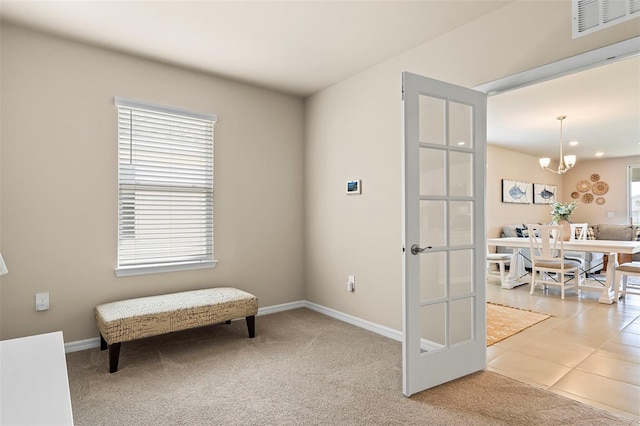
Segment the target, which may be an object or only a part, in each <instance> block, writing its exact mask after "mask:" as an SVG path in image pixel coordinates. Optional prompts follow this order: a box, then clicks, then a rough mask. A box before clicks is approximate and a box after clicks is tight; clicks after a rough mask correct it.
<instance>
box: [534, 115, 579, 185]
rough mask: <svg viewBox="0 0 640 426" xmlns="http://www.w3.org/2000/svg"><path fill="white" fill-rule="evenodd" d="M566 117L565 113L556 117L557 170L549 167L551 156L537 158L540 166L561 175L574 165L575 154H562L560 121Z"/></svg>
mask: <svg viewBox="0 0 640 426" xmlns="http://www.w3.org/2000/svg"><path fill="white" fill-rule="evenodd" d="M565 118H567V116H566V115H561V116H559V117H558V120H559V121H560V162H559V164H558V170H553V169H550V168H549V164H550V163H551V158H548V157H546V158H541V159H540V160H538V161H539V162H540V167H542V168H543V169H545V170H549V171H550V172H553V173H557V174H559V175H562V174H564V173H567V172H568V171H569V170H570V169H571V168H572V167H573V166H575V165H576V156H575V155H564V156H563V155H562V121H563V120H564V119H565Z"/></svg>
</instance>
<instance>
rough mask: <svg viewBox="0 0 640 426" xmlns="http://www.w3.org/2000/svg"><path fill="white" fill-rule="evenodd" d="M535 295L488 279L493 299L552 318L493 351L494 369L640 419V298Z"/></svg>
mask: <svg viewBox="0 0 640 426" xmlns="http://www.w3.org/2000/svg"><path fill="white" fill-rule="evenodd" d="M529 290H530V287H529V284H526V285H522V286H519V287H516V288H514V289H512V290H506V289H502V288H501V287H500V280H499V279H497V280H496V279H494V278H493V277H490V278H489V279H488V281H487V301H489V302H495V303H500V304H504V305H507V306H513V307H518V308H523V309H530V310H533V311H536V312H542V313H547V314H550V315H552V317H551V318H549V319H547V320H545V321H543V322H541V323H538V324H536V325H534V326H533V327H530V328H528V329H526V330H524V331H522V332H520V333H518V334H516V335H514V336H512V337H509V338H508V339H505V340H503V341H502V342H498V343H496V344H494V345H492V346H490V347H489V348H488V349H487V362H488V370H489V371H494V372H496V373H499V374H502V375H505V376H508V377H511V378H513V379H517V380H519V381H522V382H525V383H529V384H530V385H533V386H536V387H540V388H543V389H546V390H549V391H551V392H554V393H557V394H559V395H563V396H565V397H568V398H571V399H574V400H576V401H580V402H583V403H585V404H589V405H592V406H594V407H598V408H601V409H604V410H607V411H609V412H613V413H617V414H619V415H622V416H625V417H627V418H630V419H632V420H635V421H638V422H640V294H628V295H627V297H626V299H621V300H620V303H617V304H615V303H614V304H612V305H605V304H602V303H598V297H599V295H600V293H599V292H593V291H582V292H581V294H580V296H576V295H575V293H573V291H570V292H569V293H568V294H567V295H566V298H565V300H561V299H560V294H559V290H557V289H553V288H552V289H549V290H547V291H546V292H543V291H542V290H541V289H540V288H539V287H538V288H537V289H536V292H535V294H533V295H529Z"/></svg>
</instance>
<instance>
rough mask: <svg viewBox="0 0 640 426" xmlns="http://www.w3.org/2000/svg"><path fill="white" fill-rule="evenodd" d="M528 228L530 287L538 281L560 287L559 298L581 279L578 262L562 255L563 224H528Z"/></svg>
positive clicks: (537, 283)
mask: <svg viewBox="0 0 640 426" xmlns="http://www.w3.org/2000/svg"><path fill="white" fill-rule="evenodd" d="M527 226H528V228H529V247H530V249H531V268H532V269H531V291H530V294H533V292H534V291H535V288H536V286H537V285H540V286H542V288H543V289H546V288H547V287H548V286H557V287H560V295H561V298H562V299H564V295H565V291H566V290H567V289H570V288H575V290H576V293H578V287H579V285H580V284H581V283H582V282H583V281H584V275H583V274H582V273H581V272H580V269H581V268H580V262H578V261H576V260H573V259H566V258H565V256H564V241H563V238H564V228H563V227H562V225H537V224H531V225H527Z"/></svg>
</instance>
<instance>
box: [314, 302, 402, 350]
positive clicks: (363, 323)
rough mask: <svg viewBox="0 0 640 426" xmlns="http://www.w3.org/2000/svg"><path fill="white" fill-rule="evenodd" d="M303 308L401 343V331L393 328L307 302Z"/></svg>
mask: <svg viewBox="0 0 640 426" xmlns="http://www.w3.org/2000/svg"><path fill="white" fill-rule="evenodd" d="M305 307H306V308H309V309H311V310H312V311H316V312H320V313H321V314H324V315H326V316H328V317H331V318H335V319H338V320H340V321H344V322H346V323H348V324H351V325H355V326H356V327H360V328H364V329H365V330H369V331H372V332H374V333H376V334H380V335H382V336H385V337H388V338H390V339H393V340H397V341H398V342H402V331H399V330H394V329H393V328H389V327H385V326H384V325H380V324H376V323H374V322H371V321H367V320H363V319H361V318H358V317H354V316H352V315H348V314H345V313H343V312H340V311H336V310H334V309H330V308H327V307H324V306H322V305H317V304H315V303H311V302H307V301H305Z"/></svg>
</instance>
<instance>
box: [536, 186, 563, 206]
mask: <svg viewBox="0 0 640 426" xmlns="http://www.w3.org/2000/svg"><path fill="white" fill-rule="evenodd" d="M557 192H558V187H557V186H556V185H547V184H545V183H534V184H533V204H551V203H555V202H556V193H557Z"/></svg>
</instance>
